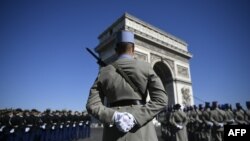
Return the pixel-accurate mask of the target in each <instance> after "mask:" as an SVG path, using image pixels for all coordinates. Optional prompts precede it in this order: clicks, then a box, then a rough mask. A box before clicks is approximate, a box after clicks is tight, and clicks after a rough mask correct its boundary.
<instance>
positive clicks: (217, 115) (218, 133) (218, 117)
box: [210, 102, 226, 141]
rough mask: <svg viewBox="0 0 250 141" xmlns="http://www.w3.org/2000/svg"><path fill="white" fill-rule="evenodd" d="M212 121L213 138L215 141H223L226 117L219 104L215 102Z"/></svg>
mask: <svg viewBox="0 0 250 141" xmlns="http://www.w3.org/2000/svg"><path fill="white" fill-rule="evenodd" d="M210 119H211V121H212V122H213V128H212V137H213V139H214V141H222V140H223V138H224V137H223V133H224V124H225V120H226V116H225V112H224V111H222V110H221V109H219V108H218V106H217V102H213V110H211V116H210Z"/></svg>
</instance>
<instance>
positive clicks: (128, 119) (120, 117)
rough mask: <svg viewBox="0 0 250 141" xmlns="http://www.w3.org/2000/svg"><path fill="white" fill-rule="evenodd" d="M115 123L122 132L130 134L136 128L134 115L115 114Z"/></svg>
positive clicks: (125, 113)
mask: <svg viewBox="0 0 250 141" xmlns="http://www.w3.org/2000/svg"><path fill="white" fill-rule="evenodd" d="M113 121H114V123H115V125H116V127H117V128H118V130H120V131H121V132H124V133H126V132H128V131H130V130H131V129H132V128H133V127H134V126H135V118H134V116H133V115H132V114H130V113H127V112H115V113H114V115H113Z"/></svg>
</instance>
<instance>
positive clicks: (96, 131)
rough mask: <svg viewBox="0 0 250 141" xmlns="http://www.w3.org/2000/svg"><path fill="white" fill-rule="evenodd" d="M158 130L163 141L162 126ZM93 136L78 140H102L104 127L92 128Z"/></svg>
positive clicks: (159, 138) (158, 134)
mask: <svg viewBox="0 0 250 141" xmlns="http://www.w3.org/2000/svg"><path fill="white" fill-rule="evenodd" d="M156 131H157V136H158V140H159V141H163V140H162V139H161V137H160V136H161V130H160V127H158V128H156ZM90 136H91V137H90V138H87V139H83V140H78V141H101V139H102V128H92V129H91V135H90Z"/></svg>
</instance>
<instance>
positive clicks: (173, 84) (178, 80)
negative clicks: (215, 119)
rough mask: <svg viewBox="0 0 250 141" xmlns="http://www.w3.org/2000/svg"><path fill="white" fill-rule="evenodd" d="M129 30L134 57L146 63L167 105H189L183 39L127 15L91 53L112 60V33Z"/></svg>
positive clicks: (187, 54) (101, 37)
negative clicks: (153, 72)
mask: <svg viewBox="0 0 250 141" xmlns="http://www.w3.org/2000/svg"><path fill="white" fill-rule="evenodd" d="M120 30H129V31H132V32H133V33H134V34H135V58H136V59H139V60H143V61H146V62H149V63H150V64H151V65H152V67H153V69H154V70H155V72H156V73H157V75H158V76H159V77H160V79H161V81H162V83H163V85H164V87H165V89H166V91H167V96H168V98H169V105H172V104H176V103H179V104H181V105H183V106H186V105H193V104H194V100H193V89H192V81H191V74H190V65H189V60H190V59H191V58H192V55H191V53H190V52H189V51H188V47H187V46H188V45H187V43H186V42H184V41H183V40H181V39H179V38H177V37H175V36H173V35H171V34H169V33H167V32H165V31H162V30H160V29H158V28H156V27H154V26H152V25H150V24H148V23H146V22H144V21H142V20H140V19H138V18H136V17H134V16H132V15H130V14H128V13H125V14H124V15H122V16H121V17H120V18H119V19H117V20H116V21H115V22H114V23H113V24H112V25H111V26H109V27H108V28H107V29H106V30H105V31H104V32H102V33H101V34H100V35H99V37H98V39H99V44H98V46H97V47H96V48H95V51H96V52H97V53H98V54H99V56H100V58H101V59H102V60H104V61H105V62H106V63H111V62H112V61H114V60H115V59H116V55H115V50H114V48H115V45H116V34H117V32H118V31H120Z"/></svg>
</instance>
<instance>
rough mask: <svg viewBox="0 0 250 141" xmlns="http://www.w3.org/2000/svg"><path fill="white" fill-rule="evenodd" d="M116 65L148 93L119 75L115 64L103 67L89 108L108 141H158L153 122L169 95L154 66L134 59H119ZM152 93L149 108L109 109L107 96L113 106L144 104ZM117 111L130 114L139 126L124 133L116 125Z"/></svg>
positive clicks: (122, 107)
mask: <svg viewBox="0 0 250 141" xmlns="http://www.w3.org/2000/svg"><path fill="white" fill-rule="evenodd" d="M115 63H116V64H117V65H118V66H119V67H120V68H121V69H122V70H123V71H124V72H125V73H126V74H127V75H128V77H129V78H130V79H131V80H132V81H133V82H134V84H135V85H136V86H137V88H138V89H140V90H141V91H142V92H145V94H144V95H141V94H139V93H137V92H135V91H134V89H133V88H132V87H131V86H130V84H128V83H127V81H126V80H125V79H124V78H123V77H122V76H121V75H120V74H118V73H117V71H116V69H115V68H114V67H113V66H112V65H108V66H106V67H103V68H101V69H100V71H99V75H98V77H97V79H96V81H95V82H94V85H93V86H92V87H91V89H90V94H89V98H88V101H87V105H86V109H87V110H88V112H89V113H90V114H92V115H93V116H94V117H96V118H97V119H99V120H100V121H101V122H102V123H104V124H105V125H106V126H105V127H104V132H103V140H104V141H123V140H124V141H125V140H128V141H137V140H138V141H139V140H140V141H157V140H158V139H157V135H156V131H155V128H154V125H153V123H152V122H151V121H152V119H153V118H154V117H155V116H156V115H157V114H158V113H159V112H160V111H161V110H163V109H164V107H165V106H166V104H167V95H166V92H165V89H164V87H163V85H162V82H161V80H160V79H159V77H158V76H157V75H156V73H155V72H154V70H153V69H152V67H151V65H150V64H149V63H146V62H142V61H138V60H135V59H133V58H127V57H124V58H119V59H118V60H117V61H115ZM147 90H148V91H149V96H150V101H149V102H147V103H146V104H145V105H140V104H137V105H133V104H130V105H128V104H127V105H124V106H110V107H109V106H105V105H104V97H106V99H107V102H108V103H110V104H111V105H116V104H113V103H118V105H119V103H126V102H124V101H142V100H145V99H146V97H147ZM115 111H118V112H128V113H130V114H132V115H133V116H134V118H135V120H136V127H135V128H133V130H130V131H129V132H127V133H123V132H120V131H119V130H118V129H117V128H116V127H115V126H112V127H110V126H109V125H112V124H113V120H112V118H113V115H114V113H115Z"/></svg>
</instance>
